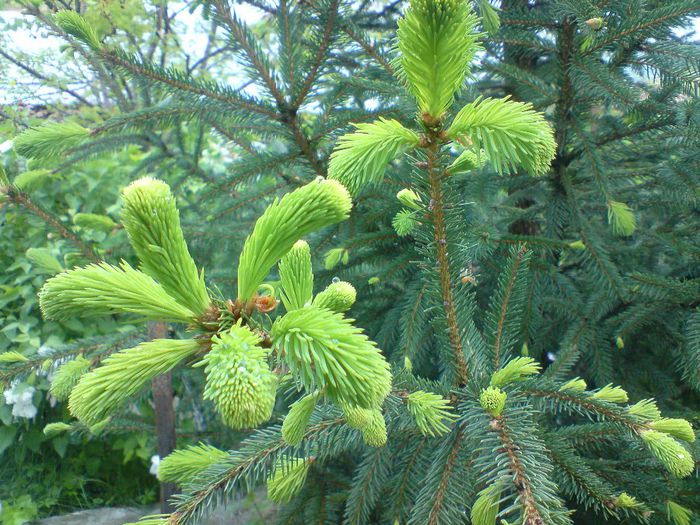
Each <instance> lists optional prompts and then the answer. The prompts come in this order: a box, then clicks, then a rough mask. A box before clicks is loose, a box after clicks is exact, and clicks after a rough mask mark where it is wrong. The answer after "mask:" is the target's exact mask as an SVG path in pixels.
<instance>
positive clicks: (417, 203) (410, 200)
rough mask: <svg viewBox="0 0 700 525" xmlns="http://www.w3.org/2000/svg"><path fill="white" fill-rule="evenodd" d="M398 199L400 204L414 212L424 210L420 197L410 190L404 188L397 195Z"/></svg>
mask: <svg viewBox="0 0 700 525" xmlns="http://www.w3.org/2000/svg"><path fill="white" fill-rule="evenodd" d="M396 198H397V199H399V202H400V203H401V204H403V205H404V206H406V207H407V208H411V209H412V210H420V209H422V208H421V199H420V196H419V195H418V194H417V193H416V192H415V191H413V190H411V189H409V188H404V189H402V190H401V191H399V192H398V193H397V194H396Z"/></svg>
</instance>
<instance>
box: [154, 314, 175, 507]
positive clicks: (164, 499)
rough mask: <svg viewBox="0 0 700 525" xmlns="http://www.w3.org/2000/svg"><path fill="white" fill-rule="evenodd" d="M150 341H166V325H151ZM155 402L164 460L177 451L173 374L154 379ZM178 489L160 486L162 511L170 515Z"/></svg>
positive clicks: (159, 446)
mask: <svg viewBox="0 0 700 525" xmlns="http://www.w3.org/2000/svg"><path fill="white" fill-rule="evenodd" d="M148 335H149V338H150V339H164V338H166V337H167V336H168V325H167V324H166V323H150V325H149V329H148ZM151 388H152V390H153V401H154V404H155V415H156V437H157V440H158V456H160V458H161V459H162V458H164V457H165V456H167V455H168V454H170V453H171V452H172V451H173V450H175V408H174V407H173V380H172V375H171V374H163V375H162V376H157V377H154V378H153V381H152V382H151ZM176 493H177V487H176V486H175V484H173V483H161V484H160V510H161V512H162V513H164V514H170V513H171V512H172V511H173V510H174V508H173V506H172V505H171V504H170V503H169V499H170V497H171V496H172V495H173V494H176Z"/></svg>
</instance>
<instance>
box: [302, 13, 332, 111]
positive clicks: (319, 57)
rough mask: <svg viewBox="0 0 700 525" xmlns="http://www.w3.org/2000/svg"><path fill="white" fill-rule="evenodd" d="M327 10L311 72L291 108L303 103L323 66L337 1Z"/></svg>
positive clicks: (329, 41)
mask: <svg viewBox="0 0 700 525" xmlns="http://www.w3.org/2000/svg"><path fill="white" fill-rule="evenodd" d="M328 10H329V11H330V15H329V16H328V20H327V21H326V27H325V28H324V30H323V40H322V41H321V45H320V46H319V48H318V52H317V53H316V57H315V58H314V62H313V65H312V66H311V71H309V74H308V75H307V76H306V79H305V80H304V85H303V86H302V87H301V91H300V92H299V95H298V96H297V97H296V99H294V101H293V102H292V107H294V108H298V107H299V106H301V104H302V103H303V102H304V99H305V98H306V96H307V95H308V94H309V91H310V90H311V86H312V85H313V82H314V80H315V79H316V75H317V74H318V70H319V69H320V68H321V64H323V59H324V58H325V56H326V53H327V52H328V48H329V47H330V43H331V36H332V35H333V27H334V26H335V19H336V17H337V16H338V0H334V1H333V2H332V4H331V5H330V7H329V8H328Z"/></svg>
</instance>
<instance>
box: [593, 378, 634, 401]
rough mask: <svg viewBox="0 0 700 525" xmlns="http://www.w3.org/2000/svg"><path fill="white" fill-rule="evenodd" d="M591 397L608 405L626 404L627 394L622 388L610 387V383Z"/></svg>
mask: <svg viewBox="0 0 700 525" xmlns="http://www.w3.org/2000/svg"><path fill="white" fill-rule="evenodd" d="M593 397H594V398H596V399H600V400H601V401H607V402H608V403H627V400H628V396H627V392H625V390H624V389H623V388H622V387H619V386H612V383H610V384H609V385H605V386H604V387H603V388H601V389H600V390H598V391H597V392H595V393H594V394H593Z"/></svg>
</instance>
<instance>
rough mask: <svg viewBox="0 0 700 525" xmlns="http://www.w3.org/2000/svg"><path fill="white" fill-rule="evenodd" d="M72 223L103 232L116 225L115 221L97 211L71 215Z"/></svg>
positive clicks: (110, 229) (112, 228) (109, 230)
mask: <svg viewBox="0 0 700 525" xmlns="http://www.w3.org/2000/svg"><path fill="white" fill-rule="evenodd" d="M73 223H74V224H75V225H76V226H80V227H81V228H86V229H90V230H97V231H101V232H105V233H109V232H111V231H112V230H114V228H116V227H117V223H116V222H114V221H113V220H112V219H111V218H110V217H108V216H107V215H100V214H98V213H76V214H75V215H73Z"/></svg>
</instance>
